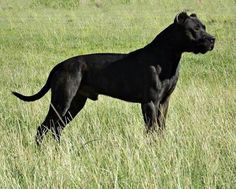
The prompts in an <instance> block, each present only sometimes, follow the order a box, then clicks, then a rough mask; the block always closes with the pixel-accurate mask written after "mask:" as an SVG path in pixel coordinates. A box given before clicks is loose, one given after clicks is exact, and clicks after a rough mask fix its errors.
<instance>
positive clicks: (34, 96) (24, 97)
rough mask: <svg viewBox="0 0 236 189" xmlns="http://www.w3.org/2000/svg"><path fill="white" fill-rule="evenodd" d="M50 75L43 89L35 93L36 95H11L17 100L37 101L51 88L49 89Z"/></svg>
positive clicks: (15, 93) (14, 93)
mask: <svg viewBox="0 0 236 189" xmlns="http://www.w3.org/2000/svg"><path fill="white" fill-rule="evenodd" d="M50 75H51V74H50ZM50 75H49V77H48V80H47V82H46V83H45V85H44V86H43V88H42V89H41V90H40V91H39V92H38V93H36V94H34V95H32V96H25V95H22V94H20V93H17V92H14V91H12V94H13V95H15V96H16V97H17V98H19V99H21V100H23V101H26V102H32V101H35V100H38V99H40V98H41V97H43V96H44V95H45V94H46V93H47V92H48V91H49V89H50V88H51V87H50V80H51V79H50Z"/></svg>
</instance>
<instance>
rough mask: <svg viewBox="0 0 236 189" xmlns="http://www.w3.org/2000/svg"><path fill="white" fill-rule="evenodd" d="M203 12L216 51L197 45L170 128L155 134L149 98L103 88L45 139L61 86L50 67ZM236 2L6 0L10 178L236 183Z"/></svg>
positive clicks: (77, 183)
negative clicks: (38, 136) (120, 95)
mask: <svg viewBox="0 0 236 189" xmlns="http://www.w3.org/2000/svg"><path fill="white" fill-rule="evenodd" d="M182 10H188V12H189V13H192V12H195V13H197V15H198V16H199V18H200V19H201V20H202V21H203V22H204V23H205V24H206V26H207V31H208V32H209V33H211V34H213V35H214V36H216V45H215V49H214V50H213V51H212V52H210V53H207V54H205V55H194V54H189V53H186V54H184V55H183V57H182V59H181V71H180V80H179V81H178V85H177V88H176V90H175V91H174V93H173V95H172V97H171V101H170V108H169V112H168V118H167V129H166V131H165V134H164V136H163V137H159V136H147V135H146V134H145V132H144V131H145V130H144V123H143V120H142V115H141V110H140V105H139V104H132V103H127V102H123V101H120V100H115V99H112V98H109V97H104V96H100V97H99V101H97V102H93V101H88V102H87V104H86V106H85V108H84V109H83V110H82V111H81V113H80V114H79V115H78V116H77V117H76V119H74V121H73V122H72V123H70V125H69V126H68V127H66V129H65V130H64V132H63V135H62V142H61V144H60V145H58V144H57V143H56V142H55V141H54V140H53V138H52V137H51V135H50V134H49V135H48V136H47V137H46V140H45V141H44V143H43V146H42V148H41V149H39V148H37V146H36V145H35V141H34V136H35V133H36V128H37V126H38V125H39V124H40V123H41V122H42V121H43V119H44V117H45V115H46V113H47V110H48V106H49V102H50V93H48V94H47V95H46V96H45V97H44V98H42V99H40V100H39V101H36V102H34V103H25V102H23V101H20V100H18V99H16V98H15V97H14V96H12V95H11V91H12V90H16V91H19V92H22V93H23V94H26V95H31V94H34V93H36V92H37V91H38V90H39V89H40V88H41V87H42V86H43V85H44V83H45V81H46V78H47V77H48V73H49V71H50V70H51V69H52V68H53V67H54V65H56V64H57V63H59V62H61V61H62V60H65V59H67V58H69V57H72V56H75V55H79V54H88V53H95V52H125V53H127V52H130V51H132V50H135V49H137V48H140V47H143V46H144V45H146V44H147V43H149V42H150V41H151V40H152V39H153V38H154V37H155V36H156V35H157V34H158V33H159V32H160V31H162V30H163V29H164V28H165V27H167V26H168V25H169V24H171V23H172V22H173V20H174V17H175V15H176V14H177V13H178V12H180V11H182ZM235 12H236V2H235V1H234V0H215V1H212V0H192V1H188V0H170V1H165V0H147V1H144V0H120V1H118V0H117V1H116V0H111V1H109V0H104V1H103V0H100V1H99V0H91V1H89V0H87V1H86V0H80V1H76V0H68V1H63V0H58V1H50V0H2V1H1V2H0V70H1V77H0V100H1V101H0V188H3V189H8V188H9V189H10V188H12V189H16V188H22V189H25V188H30V189H31V188H38V189H42V188H86V189H87V188H89V189H90V188H91V189H93V188H101V189H103V188H116V189H118V188H124V189H129V188H130V189H131V188H132V189H135V188H138V189H139V188H140V189H141V188H145V189H146V188H148V189H153V188H160V189H162V188H163V189H166V188H173V189H175V188H194V189H195V188H199V189H201V188H207V189H214V188H215V189H223V188H227V189H231V188H232V189H233V188H235V187H236V179H235V178H236V64H235V63H236V62H235V60H236V38H235V34H236V19H235V18H236V17H235Z"/></svg>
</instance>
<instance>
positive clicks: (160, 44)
mask: <svg viewBox="0 0 236 189" xmlns="http://www.w3.org/2000/svg"><path fill="white" fill-rule="evenodd" d="M177 27H178V26H176V24H171V25H170V26H169V27H167V28H166V29H165V30H163V31H162V32H161V33H160V34H159V35H157V36H156V38H155V39H154V40H153V41H152V42H151V43H150V44H148V45H147V46H145V47H144V48H143V49H144V50H145V49H146V50H148V51H149V52H152V54H151V56H154V57H157V59H156V61H155V62H152V64H157V65H160V67H161V69H162V71H161V74H160V78H161V79H163V80H164V79H166V78H170V77H172V76H174V75H175V74H176V72H178V67H179V61H180V59H181V55H182V53H183V50H182V49H183V48H182V44H181V38H180V35H181V33H180V31H179V28H177Z"/></svg>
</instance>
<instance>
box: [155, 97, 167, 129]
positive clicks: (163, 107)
mask: <svg viewBox="0 0 236 189" xmlns="http://www.w3.org/2000/svg"><path fill="white" fill-rule="evenodd" d="M169 99H170V97H168V98H167V99H166V100H165V101H164V102H161V103H160V104H158V105H156V112H157V123H158V126H159V128H160V130H163V129H165V127H166V115H167V111H168V106H169Z"/></svg>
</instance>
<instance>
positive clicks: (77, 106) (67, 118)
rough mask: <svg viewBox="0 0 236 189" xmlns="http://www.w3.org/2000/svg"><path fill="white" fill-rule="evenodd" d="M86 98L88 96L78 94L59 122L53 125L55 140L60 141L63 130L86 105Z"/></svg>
mask: <svg viewBox="0 0 236 189" xmlns="http://www.w3.org/2000/svg"><path fill="white" fill-rule="evenodd" d="M86 100H87V97H85V96H82V95H80V94H76V96H75V97H74V98H73V100H72V102H71V105H70V108H69V110H68V111H67V112H66V114H65V115H64V116H63V117H62V118H61V119H60V120H58V122H57V123H55V124H54V125H53V127H51V130H52V132H53V136H54V138H55V140H57V141H58V142H59V141H60V137H61V132H62V130H63V129H64V128H65V126H66V125H67V124H69V122H71V121H72V120H73V119H74V118H75V116H76V115H77V114H78V113H79V112H80V110H81V109H82V108H83V107H84V105H85V103H86Z"/></svg>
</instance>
